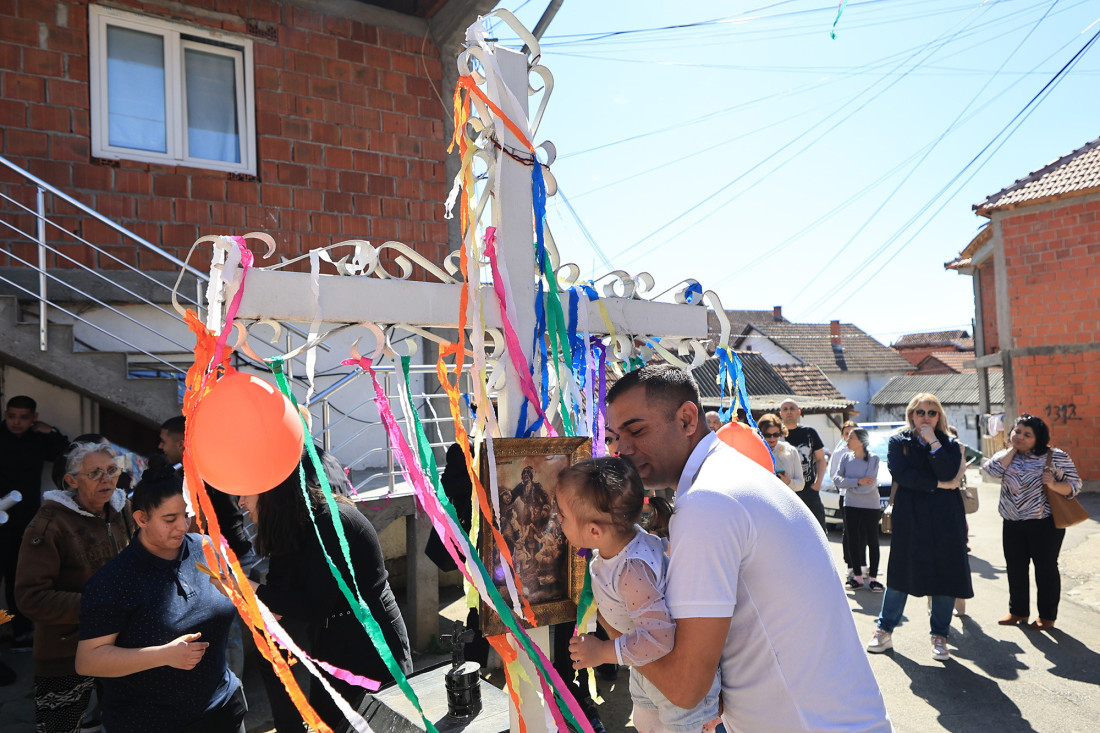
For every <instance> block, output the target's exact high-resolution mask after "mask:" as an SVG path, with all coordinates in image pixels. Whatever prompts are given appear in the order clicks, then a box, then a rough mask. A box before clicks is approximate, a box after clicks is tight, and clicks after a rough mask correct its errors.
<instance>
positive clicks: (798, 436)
mask: <svg viewBox="0 0 1100 733" xmlns="http://www.w3.org/2000/svg"><path fill="white" fill-rule="evenodd" d="M779 417H780V418H782V420H783V425H785V426H786V428H787V442H788V443H790V444H791V445H793V446H794V447H795V448H796V449H797V450H798V455H799V456H800V457H801V458H802V475H803V476H804V477H805V479H806V487H805V488H803V489H802V491H799V492H797V493H798V497H799V498H800V499H802V501H803V502H805V503H806V506H807V507H809V509H810V512H811V513H812V514H813V515H814V517H816V518H817V522H818V524H820V525H821V531H822V532H824V531H825V505H824V504H822V503H821V493H820V492H821V481H822V479H824V478H825V444H824V443H822V442H821V436H820V435H818V434H817V431H816V430H814V429H813V428H811V427H806V426H802V425H799V424H798V420H799V418H801V417H802V409H801V408H800V407H799V406H798V403H797V402H795V401H794V400H793V399H790V398H788V399H785V400H783V402H782V404H780V405H779Z"/></svg>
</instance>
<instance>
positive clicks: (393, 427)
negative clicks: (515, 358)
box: [342, 356, 594, 733]
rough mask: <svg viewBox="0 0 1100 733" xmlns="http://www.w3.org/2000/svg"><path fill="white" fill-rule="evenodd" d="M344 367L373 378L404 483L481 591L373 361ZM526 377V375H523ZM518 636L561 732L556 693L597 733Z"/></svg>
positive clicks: (561, 682) (551, 671) (549, 668)
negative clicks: (536, 666) (541, 673)
mask: <svg viewBox="0 0 1100 733" xmlns="http://www.w3.org/2000/svg"><path fill="white" fill-rule="evenodd" d="M342 363H343V364H344V365H353V364H358V365H359V366H360V367H361V368H362V369H363V370H364V371H366V372H368V373H369V374H370V376H371V381H372V382H373V384H374V393H375V403H376V404H377V406H378V414H379V416H380V417H381V418H382V422H383V424H384V425H385V428H386V433H387V434H388V435H389V437H390V444H391V445H393V446H396V447H397V454H398V459H399V462H400V464H401V473H402V475H403V476H404V477H405V480H406V481H407V482H408V483H410V484H412V487H413V493H414V495H415V496H416V499H417V501H418V502H419V504H420V507H421V509H423V510H424V512H425V513H426V514H427V515H428V518H429V520H431V523H432V526H433V527H435V530H436V532H438V533H439V536H440V538H441V539H442V540H443V546H444V547H446V548H447V552H448V553H449V554H450V556H451V558H452V559H453V560H454V561H455V565H457V566H458V569H459V570H460V571H462V574H463V575H464V576H465V577H466V579H467V580H469V581H470V583H471V584H473V585H474V586H475V587H479V584H478V583H477V582H475V580H474V578H473V576H472V575H471V574H470V572H469V570H468V568H467V567H466V561H465V559H463V557H462V556H461V554H460V552H459V549H458V548H460V547H463V548H464V549H467V551H468V552H471V553H473V554H471V555H470V557H476V552H475V551H474V549H473V547H472V546H471V545H470V544H469V539H468V538H465V537H463V539H465V540H466V541H465V543H464V544H463V543H462V542H461V541H460V540H459V539H458V537H457V536H456V533H455V531H454V528H453V525H452V524H451V522H450V521H449V520H450V517H449V516H447V513H446V511H445V510H444V509H443V505H442V504H441V503H440V501H439V497H437V496H436V495H435V493H434V492H433V491H432V490H431V489H430V488H429V487H428V479H427V477H426V476H425V475H424V471H423V469H422V468H421V467H420V464H419V463H417V462H416V459H415V458H414V457H413V452H412V448H411V447H410V446H409V443H408V441H407V440H405V435H404V433H402V432H401V430H400V428H399V427H398V425H397V419H396V418H395V417H394V415H393V410H392V409H391V408H390V404H389V400H387V399H386V397H385V392H384V391H383V389H382V384H381V383H380V382H379V381H378V375H377V374H375V372H374V369H373V367H372V366H371V360H370V359H369V358H367V357H365V356H364V357H360V358H359V360H358V361H356V360H355V359H345V360H344V361H343V362H342ZM524 373H526V372H524ZM518 628H519V633H520V635H522V637H523V638H524V639H525V640H526V641H527V644H528V645H530V647H531V648H532V649H534V650H535V654H536V655H538V658H539V660H540V661H541V662H542V664H543V667H544V668H545V669H546V670H547V671H548V672H549V674H550V685H552V688H551V687H550V686H548V685H547V682H546V680H544V679H542V678H541V677H540V678H539V681H540V682H541V683H542V688H543V694H544V695H545V696H546V700H547V701H548V704H549V705H550V708H551V710H552V711H553V714H554V716H555V719H556V720H557V721H558V724H559V726H560V727H561V730H568V726H566V725H565V721H564V718H563V717H562V715H561V711H559V710H558V707H557V705H554V704H551V702H550V701H553V699H554V695H553V689H557V690H560V691H561V695H562V697H563V698H564V699H565V704H566V705H567V706H568V707H569V711H570V713H572V715H573V717H574V718H576V719H577V721H578V722H579V723H580V725H581V729H582V730H583V731H584V733H594V731H593V730H592V724H591V723H589V722H588V716H586V715H585V714H584V711H583V710H581V707H580V705H579V704H578V703H577V701H576V700H575V699H574V698H573V695H572V694H570V693H569V688H568V687H567V686H566V684H565V681H564V680H563V679H562V677H561V675H560V674H558V671H557V670H556V669H554V665H553V664H551V663H550V660H549V659H547V658H546V655H545V654H544V653H543V651H542V650H541V649H539V647H538V645H537V644H535V643H534V641H532V640H531V637H530V636H529V635H528V634H527V632H525V631H524V630H523V627H518Z"/></svg>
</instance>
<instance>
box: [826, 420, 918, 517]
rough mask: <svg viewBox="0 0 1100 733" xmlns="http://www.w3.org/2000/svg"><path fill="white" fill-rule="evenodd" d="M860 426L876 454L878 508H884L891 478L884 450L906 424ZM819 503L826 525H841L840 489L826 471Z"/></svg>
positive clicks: (872, 423) (874, 423)
mask: <svg viewBox="0 0 1100 733" xmlns="http://www.w3.org/2000/svg"><path fill="white" fill-rule="evenodd" d="M860 427H861V428H863V429H864V430H866V431H867V432H868V433H869V437H870V448H871V452H872V453H874V454H875V455H877V456H878V458H879V463H878V495H879V508H881V509H885V508H886V505H887V504H888V503H889V501H890V486H891V484H892V483H893V479H892V478H891V477H890V469H889V468H888V467H887V466H886V451H887V446H888V445H889V443H890V438H891V437H892V436H893V435H895V434H896V433H898V432H899V431H901V430H904V429H905V427H906V424H905V423H903V422H869V423H861V424H860ZM821 503H822V504H824V505H825V523H826V525H829V524H835V525H842V524H843V523H844V518H843V517H841V515H840V490H839V489H837V487H836V486H834V485H833V478H832V476H829V475H828V473H826V475H825V478H823V479H822V480H821Z"/></svg>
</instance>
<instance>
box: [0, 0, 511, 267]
mask: <svg viewBox="0 0 1100 733" xmlns="http://www.w3.org/2000/svg"><path fill="white" fill-rule="evenodd" d="M493 4H494V3H493V2H487V1H486V0H431V1H428V0H381V1H380V2H335V1H329V0H315V1H310V0H185V1H184V2H178V3H165V2H158V1H157V0H147V1H142V0H127V1H125V2H113V3H110V4H100V3H89V2H87V0H62V1H60V2H41V1H40V0H8V1H7V2H4V3H0V69H2V70H3V77H2V98H3V104H0V128H2V129H3V137H2V142H0V155H2V156H4V157H5V158H7V159H9V160H10V161H12V162H13V163H15V164H16V165H18V166H20V167H22V168H24V169H26V170H28V171H30V172H31V173H32V174H34V175H36V176H38V177H39V178H41V179H42V180H44V181H45V182H47V183H49V184H51V185H52V186H55V187H57V188H59V189H61V190H63V191H65V192H67V193H70V194H71V195H72V196H74V198H77V199H78V200H79V201H81V202H82V203H84V204H87V205H88V206H90V207H92V208H93V209H95V210H97V211H98V212H100V213H101V214H103V215H104V216H106V217H108V218H110V219H111V220H113V221H115V222H117V223H118V224H120V225H122V226H124V227H126V228H127V229H130V230H131V231H133V232H135V233H136V234H138V235H139V236H141V237H143V238H144V239H146V240H148V241H149V242H152V243H155V244H157V245H159V246H161V247H162V248H163V249H165V250H166V251H168V252H169V253H171V254H175V255H177V256H179V257H180V258H181V259H182V256H183V255H184V254H186V251H187V249H188V248H189V247H190V246H191V244H192V243H193V242H194V241H195V239H197V238H198V237H199V236H201V235H204V234H209V233H212V232H214V233H221V232H227V231H232V232H240V231H242V230H256V231H264V232H270V233H271V234H272V235H273V236H274V237H275V239H276V241H277V242H278V243H279V245H280V247H279V249H280V253H281V254H289V255H293V254H297V253H299V252H304V251H306V250H308V249H310V248H312V247H317V246H321V245H327V244H332V243H333V242H335V241H339V238H340V237H345V238H352V237H361V238H364V239H371V240H373V241H378V242H381V241H385V240H389V239H395V240H400V241H402V242H404V243H406V244H409V245H412V246H414V247H415V248H416V249H417V250H418V251H420V252H421V253H423V254H424V255H426V256H427V257H428V258H429V259H431V260H432V261H435V262H438V261H440V260H441V259H442V257H443V256H444V255H445V254H446V252H448V251H449V249H448V248H447V242H448V227H447V224H446V222H445V221H444V219H443V214H442V202H443V200H444V198H445V197H446V190H447V187H448V185H449V182H450V181H449V178H448V176H447V174H446V171H445V160H446V135H447V132H446V130H445V124H446V120H447V119H448V118H449V113H448V112H447V111H446V110H445V104H444V102H443V100H444V99H447V100H449V99H450V90H451V89H452V88H453V84H454V79H455V73H456V72H454V66H455V65H454V57H455V53H456V51H457V49H458V43H459V42H460V41H461V40H462V37H463V36H462V34H463V32H464V30H465V28H466V26H467V25H468V24H469V23H470V22H472V21H473V20H474V19H475V18H476V16H477V13H479V12H487V10H488V9H490V8H491V7H492V5H493ZM448 104H449V102H448ZM68 213H69V214H70V216H71V221H70V223H71V225H72V229H74V230H75V229H77V228H79V232H80V235H81V236H82V237H84V238H85V239H88V240H91V241H95V242H100V243H103V244H104V245H105V246H108V247H111V249H110V250H108V251H110V252H111V253H112V254H115V255H117V256H118V257H120V258H122V259H123V260H125V261H127V262H131V263H134V264H140V265H141V266H142V267H146V266H148V267H165V264H164V263H163V262H155V261H152V260H150V261H149V262H148V263H145V262H141V261H140V259H141V258H140V255H139V254H138V251H137V250H135V248H134V247H132V246H130V245H127V244H125V243H124V242H123V240H121V239H119V237H118V235H117V234H116V233H115V232H114V231H113V230H112V229H111V228H110V227H107V226H105V225H103V224H101V223H100V222H96V221H87V220H77V219H76V217H75V215H73V214H72V212H68ZM52 214H53V215H55V216H60V217H64V216H65V215H66V212H64V211H60V210H59V211H55V212H52ZM5 236H6V235H5ZM5 246H6V248H8V249H10V248H11V247H16V248H17V249H19V248H22V249H24V250H25V248H26V246H27V245H26V243H22V244H19V243H13V242H10V241H8V242H6V243H5ZM72 251H73V252H74V253H77V252H79V253H80V256H81V257H91V258H92V260H91V262H89V263H88V264H90V265H92V266H95V267H108V268H112V267H115V266H116V264H115V263H113V262H112V261H111V260H110V259H109V258H105V257H102V256H99V255H94V254H90V253H89V252H88V251H87V250H82V249H80V248H79V247H72ZM4 259H7V258H4ZM7 264H9V263H8V262H3V261H0V266H3V265H7ZM56 264H57V265H58V266H61V267H65V266H67V264H66V263H65V262H63V261H62V262H58V263H56ZM200 267H201V264H200Z"/></svg>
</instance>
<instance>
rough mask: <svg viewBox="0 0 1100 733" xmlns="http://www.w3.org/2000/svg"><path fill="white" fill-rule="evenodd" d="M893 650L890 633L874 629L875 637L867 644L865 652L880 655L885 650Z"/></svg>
mask: <svg viewBox="0 0 1100 733" xmlns="http://www.w3.org/2000/svg"><path fill="white" fill-rule="evenodd" d="M893 648H894V640H893V638H891V636H890V632H889V631H883V630H882V629H875V635H874V636H872V637H871V640H870V641H869V642H867V651H869V652H871V653H872V654H882V653H883V652H884V651H886V650H887V649H893Z"/></svg>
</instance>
